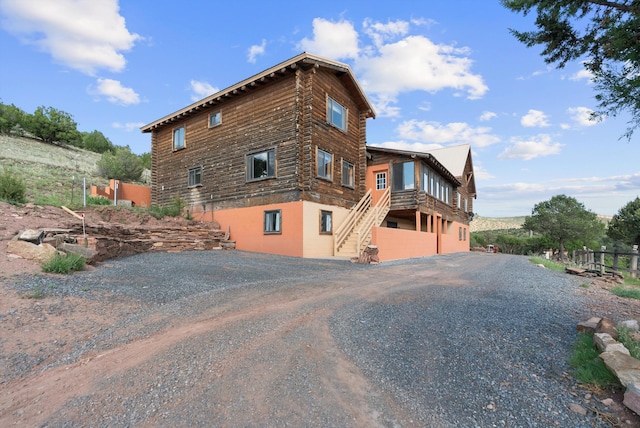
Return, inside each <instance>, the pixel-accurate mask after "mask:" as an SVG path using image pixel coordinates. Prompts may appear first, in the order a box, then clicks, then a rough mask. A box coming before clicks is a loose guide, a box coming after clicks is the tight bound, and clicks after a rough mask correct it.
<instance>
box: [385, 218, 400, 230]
mask: <svg viewBox="0 0 640 428" xmlns="http://www.w3.org/2000/svg"><path fill="white" fill-rule="evenodd" d="M387 227H389V228H391V229H397V228H398V222H397V221H388V220H387Z"/></svg>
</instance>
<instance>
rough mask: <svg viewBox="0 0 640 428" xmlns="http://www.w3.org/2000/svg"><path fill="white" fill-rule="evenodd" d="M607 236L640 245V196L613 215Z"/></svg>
mask: <svg viewBox="0 0 640 428" xmlns="http://www.w3.org/2000/svg"><path fill="white" fill-rule="evenodd" d="M607 236H608V237H609V238H611V239H613V240H617V241H622V242H624V243H625V244H628V245H640V198H635V199H634V200H633V201H631V202H629V203H628V204H627V205H625V206H624V207H622V208H620V210H619V211H618V213H617V214H616V215H614V216H613V219H611V222H610V223H609V227H608V228H607Z"/></svg>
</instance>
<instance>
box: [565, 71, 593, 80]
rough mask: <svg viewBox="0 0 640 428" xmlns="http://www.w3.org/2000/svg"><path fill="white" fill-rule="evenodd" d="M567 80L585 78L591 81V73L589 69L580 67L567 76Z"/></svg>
mask: <svg viewBox="0 0 640 428" xmlns="http://www.w3.org/2000/svg"><path fill="white" fill-rule="evenodd" d="M569 80H587V81H589V82H592V81H593V73H591V72H590V71H589V70H586V69H582V70H580V71H578V72H577V73H574V74H572V75H571V76H569Z"/></svg>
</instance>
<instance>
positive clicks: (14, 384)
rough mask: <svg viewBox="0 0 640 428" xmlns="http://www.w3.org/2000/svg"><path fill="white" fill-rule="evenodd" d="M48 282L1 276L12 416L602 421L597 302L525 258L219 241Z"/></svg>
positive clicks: (6, 387)
mask: <svg viewBox="0 0 640 428" xmlns="http://www.w3.org/2000/svg"><path fill="white" fill-rule="evenodd" d="M153 263H157V264H156V265H154V264H153ZM171 263H175V266H169V265H170V264H171ZM114 272H116V273H118V274H114ZM109 275H111V276H109ZM190 275H191V276H193V278H191V279H190ZM38 280H39V281H41V283H43V284H47V287H48V289H49V290H52V292H51V295H50V296H48V297H45V298H44V299H38V300H35V299H25V298H22V297H20V296H21V295H24V289H21V288H20V286H12V287H10V286H8V285H4V286H2V295H3V302H2V304H1V305H0V314H2V315H1V316H0V327H1V328H2V330H1V331H2V333H1V334H2V336H1V340H0V345H1V346H2V348H1V350H2V354H3V355H4V357H3V358H4V361H3V362H4V363H7V364H6V365H5V367H8V368H6V369H5V370H4V372H3V377H2V378H1V379H0V391H1V395H0V426H10V425H20V426H355V427H376V426H593V425H594V424H595V425H596V426H599V425H598V424H599V423H600V420H599V419H598V418H597V417H596V416H595V413H596V412H595V409H596V408H600V410H602V409H601V407H602V406H600V405H599V403H597V401H596V400H592V401H589V400H587V402H586V403H585V402H584V400H583V398H582V393H581V392H580V391H579V389H577V387H576V385H575V382H574V381H573V380H572V379H571V377H570V376H568V374H567V371H568V370H569V368H568V366H567V363H566V358H567V356H568V354H569V352H570V349H571V346H572V343H573V340H574V338H575V324H576V322H577V321H580V320H583V319H585V317H587V316H591V315H592V314H591V313H590V309H589V307H588V304H587V303H588V299H587V298H586V297H585V295H584V294H581V293H582V292H581V290H580V287H578V286H577V284H576V283H575V282H573V281H575V280H574V279H572V278H570V277H569V276H567V275H563V274H558V273H554V272H549V271H545V270H542V269H540V268H537V267H535V266H532V265H530V264H529V262H528V261H527V260H526V258H521V257H512V256H511V257H510V256H503V255H488V254H459V255H449V256H438V257H430V258H425V259H420V260H412V261H404V262H398V263H385V264H382V265H379V266H359V265H351V264H349V263H346V262H345V263H343V262H335V261H302V260H298V259H287V258H278V257H275V256H256V255H251V254H245V253H240V252H221V251H219V252H209V253H206V252H202V253H191V254H189V255H186V254H180V255H172V254H157V255H143V256H135V257H131V258H127V259H123V260H120V261H114V262H113V263H110V264H108V265H105V266H102V267H100V268H98V269H97V270H92V271H90V272H87V273H80V274H77V275H73V277H46V278H45V279H42V278H40V279H38ZM22 287H24V284H23V285H22ZM172 287H175V289H176V290H177V291H175V293H177V294H175V293H174V291H172V290H173V288H172ZM14 289H17V290H18V291H14ZM169 289H171V290H169ZM185 289H189V290H192V291H189V292H184V290H185ZM56 290H64V292H59V293H58V294H56ZM83 292H84V293H85V295H86V296H85V297H83V294H82V293H83ZM129 292H130V293H131V294H128V293H129ZM136 293H142V294H141V295H138V294H136ZM144 293H151V294H149V296H154V297H153V298H146V299H145V298H144V296H145V294H144ZM172 293H174V294H172ZM181 293H182V294H181ZM141 296H142V297H141ZM158 296H162V297H158ZM167 296H169V297H167ZM172 296H173V297H172ZM5 297H6V298H5ZM25 361H27V362H28V363H26V362H25ZM21 364H22V365H21ZM603 398H604V397H603ZM571 403H579V404H580V405H582V406H584V407H585V408H587V409H592V410H593V411H591V410H590V411H589V412H588V414H587V415H586V416H583V415H580V414H578V413H575V412H572V411H570V410H569V405H570V404H571ZM604 411H606V409H605V410H604ZM602 426H606V425H602Z"/></svg>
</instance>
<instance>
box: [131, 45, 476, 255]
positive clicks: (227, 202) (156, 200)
mask: <svg viewBox="0 0 640 428" xmlns="http://www.w3.org/2000/svg"><path fill="white" fill-rule="evenodd" d="M371 118H375V112H374V109H373V107H372V105H371V103H370V102H369V100H368V99H367V96H366V95H365V93H364V91H363V90H362V88H361V87H360V85H359V83H358V82H357V80H356V78H355V76H354V74H353V72H352V71H351V69H350V67H349V66H348V65H345V64H342V63H339V62H335V61H332V60H329V59H326V58H322V57H319V56H316V55H312V54H309V53H302V54H299V55H297V56H295V57H293V58H291V59H289V60H287V61H284V62H282V63H280V64H278V65H276V66H274V67H271V68H269V69H267V70H265V71H263V72H261V73H259V74H256V75H254V76H252V77H250V78H248V79H245V80H243V81H241V82H239V83H237V84H235V85H233V86H230V87H228V88H226V89H224V90H222V91H220V92H218V93H215V94H213V95H211V96H209V97H206V98H204V99H202V100H200V101H198V102H196V103H193V104H191V105H189V106H187V107H185V108H183V109H181V110H178V111H176V112H174V113H171V114H169V115H167V116H165V117H163V118H160V119H158V120H156V121H154V122H152V123H150V124H148V125H146V126H144V127H142V128H141V129H142V132H146V133H150V134H151V165H152V167H151V171H152V172H151V202H152V204H154V205H159V206H163V205H167V204H171V203H172V201H174V200H176V199H177V198H179V199H181V200H182V201H184V202H185V203H186V206H187V209H188V210H189V214H190V215H191V216H192V217H194V218H196V219H201V220H215V221H217V222H218V223H219V224H220V225H221V226H222V227H223V228H224V229H226V228H230V231H231V239H233V240H235V241H236V248H238V249H240V250H246V251H255V252H264V253H272V254H281V255H288V256H295V257H330V256H345V257H347V256H352V255H354V254H356V253H357V252H358V251H359V250H360V249H362V246H363V245H366V244H368V243H371V242H373V243H374V244H377V245H381V244H382V245H383V248H386V247H384V242H385V239H387V238H386V237H387V235H389V236H391V238H390V239H397V237H396V236H395V235H394V233H389V231H391V232H396V233H401V232H410V231H409V230H408V229H409V228H410V227H409V223H410V222H408V221H407V218H408V217H407V216H408V213H409V212H410V210H412V209H413V210H414V212H415V213H418V212H419V213H420V221H419V227H418V226H415V224H414V228H415V229H416V230H418V231H422V229H424V232H425V234H428V235H434V237H433V239H432V240H433V241H434V242H435V244H434V245H435V246H433V248H431V247H430V248H429V253H430V254H435V253H436V252H438V250H440V252H445V251H449V249H450V248H451V249H453V250H460V249H462V250H464V251H468V249H469V245H468V232H467V229H468V220H469V218H468V216H467V217H465V216H464V215H462V213H461V210H457V209H455V208H453V207H451V204H453V205H455V204H456V203H457V202H455V201H457V200H458V199H455V196H454V194H453V192H454V190H456V191H457V190H458V189H459V188H461V187H462V181H460V179H458V178H456V177H455V176H454V175H453V173H451V172H449V171H448V170H447V169H446V168H445V166H444V165H443V164H441V163H439V162H438V161H437V160H436V158H435V156H432V155H429V154H416V155H415V156H417V158H416V159H420V160H421V162H422V161H424V164H425V165H429V166H430V167H431V168H433V170H434V171H436V172H437V173H438V174H439V176H440V177H443V182H446V185H447V186H448V187H447V189H449V190H448V192H449V193H448V195H449V198H450V199H448V204H449V209H448V210H447V209H445V207H444V205H443V204H447V202H438V203H435V200H436V199H437V197H433V196H431V194H430V193H428V192H426V193H425V192H423V193H419V194H417V195H416V197H418V198H419V199H416V201H415V203H413V204H407V205H406V206H402V207H401V206H400V205H398V206H395V205H394V204H393V202H394V201H396V200H398V198H399V197H402V196H403V195H404V199H402V201H405V202H406V201H408V199H407V198H406V196H407V195H406V194H404V193H406V190H409V189H402V191H399V190H396V189H395V187H388V188H387V187H386V184H391V183H395V181H396V180H399V179H398V177H397V176H396V174H398V173H399V172H398V171H400V170H399V169H398V168H399V167H397V166H395V165H396V163H398V162H400V161H401V160H402V161H403V162H404V160H406V159H411V156H412V155H411V154H409V152H392V151H388V150H387V151H385V150H384V149H377V148H372V147H367V145H366V125H367V119H371ZM469 160H470V157H469ZM385 165H386V167H387V178H386V180H387V181H385V189H381V184H380V183H377V184H376V185H375V186H373V183H375V182H374V181H371V180H372V179H370V176H371V174H377V172H375V171H378V170H380V169H381V168H384V167H385ZM420 165H421V164H420ZM469 166H470V167H471V172H472V165H471V164H470V163H469ZM407 168H408V167H407ZM415 168H416V169H414V173H415V174H418V172H417V171H418V170H419V168H420V166H419V164H418V162H417V161H416V167H415ZM407 171H408V170H407ZM402 173H403V174H404V172H402ZM407 174H408V172H407ZM372 177H375V175H373V176H372ZM374 179H375V178H374ZM415 179H416V181H415V183H417V184H416V185H418V186H420V183H421V181H420V180H421V178H420V177H418V176H417V175H416V177H415ZM372 186H373V187H372ZM376 186H377V187H376ZM374 187H375V189H374ZM387 189H388V190H387ZM385 190H387V191H386V192H385ZM473 191H474V192H475V189H474V190H473ZM465 192H467V190H465ZM401 194H402V195H401ZM465 194H466V193H465ZM467 196H469V195H467ZM441 205H443V206H442V207H441ZM441 208H442V209H441ZM468 208H469V211H468V212H470V207H468ZM387 214H388V215H389V216H391V217H388V218H387ZM429 216H431V217H429ZM394 219H395V220H394ZM414 219H415V221H416V222H417V219H418V214H414ZM442 221H444V222H446V223H443V226H438V225H439V224H440V223H437V222H442ZM465 221H467V223H465ZM385 222H386V223H385ZM428 222H432V223H433V226H432V227H431V226H427V223H428ZM383 223H384V224H385V226H386V227H380V226H381V225H382V224H383ZM394 224H395V225H397V226H398V228H397V229H396V230H395V231H392V230H391V227H393V226H394ZM429 224H431V223H429ZM458 225H459V226H458ZM463 225H464V226H465V233H466V235H465V241H462V242H466V248H464V245H463V244H460V245H457V246H450V245H448V244H447V243H446V240H445V241H442V239H441V241H442V242H441V243H440V244H438V242H440V241H438V240H437V236H442V235H445V236H448V235H451V234H452V233H453V232H452V230H453V229H454V228H455V227H463ZM382 229H389V231H387V230H382ZM414 231H415V230H414ZM427 231H428V232H427ZM438 231H439V232H438ZM385 232H387V233H385ZM437 233H440V235H436V234H437ZM380 236H382V237H383V238H381V237H380ZM401 238H404V236H403V237H401ZM456 239H457V235H456ZM429 245H431V244H429ZM438 245H439V246H438ZM388 251H389V252H388V253H387V254H386V255H385V254H383V251H382V250H381V258H382V259H383V260H385V259H386V260H388V259H392V258H397V257H396V256H395V255H393V254H392V251H394V250H393V248H391V247H389V250H388Z"/></svg>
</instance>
